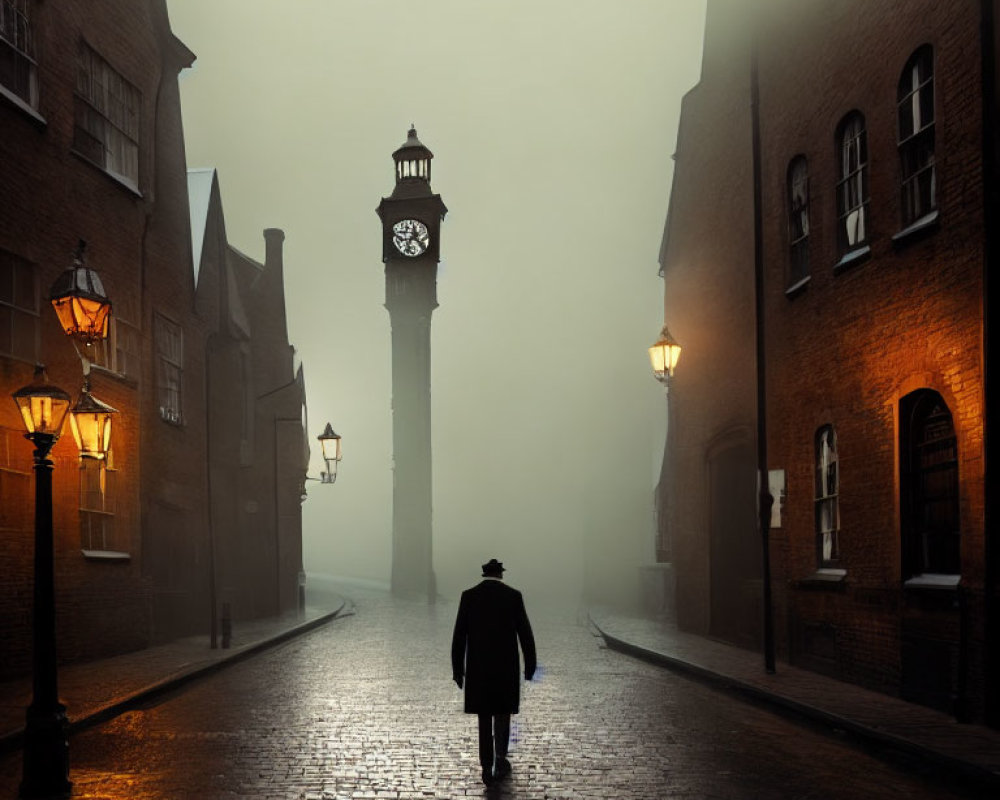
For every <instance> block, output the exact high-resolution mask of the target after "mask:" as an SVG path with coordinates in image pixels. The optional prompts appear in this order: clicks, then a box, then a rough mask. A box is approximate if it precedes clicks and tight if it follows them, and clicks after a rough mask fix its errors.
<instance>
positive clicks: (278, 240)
mask: <svg viewBox="0 0 1000 800" xmlns="http://www.w3.org/2000/svg"><path fill="white" fill-rule="evenodd" d="M264 241H265V242H267V249H266V250H265V254H264V266H265V267H266V268H267V271H268V272H270V271H271V270H277V271H278V273H279V274H280V273H281V272H282V271H283V270H282V243H283V242H284V241H285V232H284V231H283V230H281V228H265V229H264Z"/></svg>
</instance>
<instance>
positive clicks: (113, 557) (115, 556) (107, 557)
mask: <svg viewBox="0 0 1000 800" xmlns="http://www.w3.org/2000/svg"><path fill="white" fill-rule="evenodd" d="M81 552H82V553H83V557H84V558H85V559H87V560H88V561H113V562H127V561H131V560H132V556H131V555H129V554H128V553H123V552H122V551H120V550H83V551H81Z"/></svg>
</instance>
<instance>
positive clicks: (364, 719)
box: [0, 594, 976, 800]
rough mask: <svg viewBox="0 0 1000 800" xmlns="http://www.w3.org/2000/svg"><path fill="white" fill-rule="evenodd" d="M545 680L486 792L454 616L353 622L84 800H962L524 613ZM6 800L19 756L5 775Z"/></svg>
mask: <svg viewBox="0 0 1000 800" xmlns="http://www.w3.org/2000/svg"><path fill="white" fill-rule="evenodd" d="M526 601H527V603H528V611H529V614H531V615H532V622H533V625H534V627H535V638H536V641H537V643H538V653H539V662H540V664H541V668H540V670H539V673H540V678H539V679H537V680H536V681H535V682H534V683H532V684H529V685H526V686H525V688H524V690H523V695H522V713H521V714H520V715H518V716H517V717H515V718H514V720H515V727H514V733H513V738H514V740H515V743H514V745H513V748H512V753H511V761H512V763H513V766H514V773H513V776H512V778H511V779H510V780H508V781H506V782H504V784H502V785H501V786H500V787H499V788H496V787H495V788H493V789H491V790H489V791H488V792H487V790H485V789H484V787H483V786H482V784H481V783H480V782H479V767H478V762H477V757H476V730H475V718H474V717H471V716H466V715H465V714H463V713H462V696H461V693H460V692H459V691H458V689H457V688H456V687H455V685H454V684H453V683H452V681H451V669H450V665H449V657H448V649H449V644H450V636H451V626H452V623H453V621H454V614H455V611H456V605H455V604H454V603H451V602H447V603H440V604H439V605H437V606H427V605H423V604H411V603H405V602H400V601H394V600H392V599H390V598H388V597H385V596H380V595H376V594H371V595H367V594H363V595H361V596H360V597H359V599H358V600H357V614H355V615H354V616H350V617H347V618H344V619H341V620H338V621H336V622H334V623H331V624H328V625H325V626H323V627H321V628H318V629H317V630H315V631H314V632H312V633H309V634H306V635H303V636H301V637H299V638H296V639H293V640H291V641H289V642H287V643H285V644H283V645H281V646H279V647H277V648H275V649H273V650H270V651H267V652H265V653H262V654H260V655H257V656H255V657H253V658H251V659H248V660H246V661H243V662H241V663H239V664H235V665H233V666H230V667H227V668H226V669H224V670H222V671H220V672H219V673H217V674H216V675H214V676H212V677H208V678H205V679H202V680H200V681H198V682H197V683H195V684H193V685H191V686H189V687H188V688H186V689H184V690H182V691H178V692H176V693H175V694H173V695H172V696H168V697H166V698H163V699H161V701H160V702H158V703H157V704H155V705H151V706H150V707H148V708H144V709H140V710H134V711H130V712H127V713H125V714H122V715H121V716H119V717H117V718H116V719H114V720H112V721H110V722H108V723H106V724H103V725H100V726H98V727H95V728H92V729H90V730H87V731H85V732H82V733H80V734H78V735H76V736H74V737H73V738H72V739H71V741H70V754H71V765H72V774H71V778H72V780H73V782H74V795H73V796H74V797H79V798H94V799H96V798H116V799H119V798H120V799H122V800H124V798H129V799H130V800H135V799H137V798H150V800H183V799H184V798H199V800H211V799H212V798H289V799H293V798H297V799H298V800H321V799H322V800H333V799H334V798H337V799H338V800H339V798H456V797H483V796H496V797H518V798H532V799H535V798H538V799H539V800H541V799H542V798H581V799H582V798H588V799H591V798H592V799H593V800H598V799H601V800H604V799H605V798H648V799H649V800H663V799H664V798H726V799H727V800H728V799H730V798H733V799H736V798H768V799H769V798H824V799H826V798H928V799H930V798H935V799H937V800H940V799H942V798H958V797H970V796H976V795H970V794H962V793H961V792H959V791H958V790H951V789H949V788H948V787H947V786H945V785H944V784H943V783H942V782H940V781H939V780H937V779H936V778H934V777H933V776H928V775H920V774H915V772H914V771H915V770H916V769H917V767H916V766H915V765H913V766H910V767H909V768H908V769H907V768H905V767H903V766H900V765H897V764H895V763H887V762H885V761H882V760H879V759H878V758H875V757H873V756H871V755H869V754H866V753H865V752H863V751H862V750H861V749H859V748H858V747H857V746H855V745H853V744H852V743H851V742H849V741H847V740H846V739H843V738H841V737H838V736H836V735H835V734H830V733H826V732H824V731H821V730H817V729H814V728H810V727H807V726H805V725H803V724H801V723H800V722H798V721H794V720H789V719H786V718H783V717H781V716H777V715H775V714H773V713H772V712H770V711H769V710H767V709H764V708H759V707H756V706H755V705H752V704H748V703H746V702H743V701H740V700H737V699H734V698H732V697H730V696H728V695H726V694H724V693H720V692H718V691H716V690H713V689H710V688H708V687H705V686H702V685H701V684H698V683H694V682H691V681H688V680H686V679H684V678H681V677H678V676H676V675H674V674H672V673H669V672H666V671H664V670H662V669H660V668H657V667H655V666H652V665H649V664H647V663H644V662H641V661H637V660H634V659H632V658H629V657H627V656H624V655H621V654H618V653H615V652H612V651H609V650H606V649H604V648H603V646H602V643H601V640H600V639H599V638H596V637H595V636H594V635H593V633H592V632H591V630H590V629H589V628H588V627H586V626H585V625H582V624H577V623H576V622H575V621H574V620H567V619H561V620H560V619H556V618H547V617H545V616H544V615H543V614H542V613H541V612H540V610H538V609H532V607H531V598H530V597H528V598H526ZM0 766H2V772H0V792H2V794H3V796H5V797H13V796H15V795H16V791H17V782H18V778H19V775H20V752H13V753H8V754H6V755H5V756H4V758H3V760H2V762H0Z"/></svg>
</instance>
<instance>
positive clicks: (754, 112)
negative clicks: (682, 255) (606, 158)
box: [750, 34, 774, 674]
mask: <svg viewBox="0 0 1000 800" xmlns="http://www.w3.org/2000/svg"><path fill="white" fill-rule="evenodd" d="M757 49H758V48H757V36H756V34H751V43H750V121H751V126H752V128H753V266H754V308H755V315H754V316H755V319H756V327H757V330H756V334H757V335H756V339H757V489H758V492H759V495H758V500H757V510H758V513H759V515H760V519H759V520H758V525H759V530H760V543H761V578H762V581H763V601H762V605H763V607H764V669H765V670H766V671H767V672H768V674H773V673H774V617H773V614H772V610H771V543H770V538H771V506H772V505H773V503H774V498H773V497H771V491H770V486H769V485H768V476H767V362H766V360H765V359H766V355H767V351H766V348H765V343H764V242H763V239H762V230H763V224H762V221H761V214H762V210H761V202H762V200H761V198H762V194H763V192H762V189H761V177H760V81H759V79H758V74H757Z"/></svg>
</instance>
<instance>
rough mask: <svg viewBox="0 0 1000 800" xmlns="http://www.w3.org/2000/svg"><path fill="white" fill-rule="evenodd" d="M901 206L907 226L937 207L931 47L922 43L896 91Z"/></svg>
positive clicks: (904, 222) (903, 219) (907, 64)
mask: <svg viewBox="0 0 1000 800" xmlns="http://www.w3.org/2000/svg"><path fill="white" fill-rule="evenodd" d="M897 104H898V105H897V116H898V119H899V163H900V206H901V209H902V222H903V227H904V228H906V227H908V226H910V225H912V224H913V223H915V222H917V221H919V220H920V219H921V218H922V217H925V216H927V215H928V214H930V213H931V212H932V211H933V210H934V209H935V208H936V207H937V198H936V187H935V175H934V51H933V49H932V48H931V46H930V45H924V46H923V47H921V48H920V49H919V50H917V51H916V52H915V53H914V54H913V55H912V56H910V60H909V61H907V62H906V67H904V69H903V74H902V75H901V76H900V78H899V89H898V92H897Z"/></svg>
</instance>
